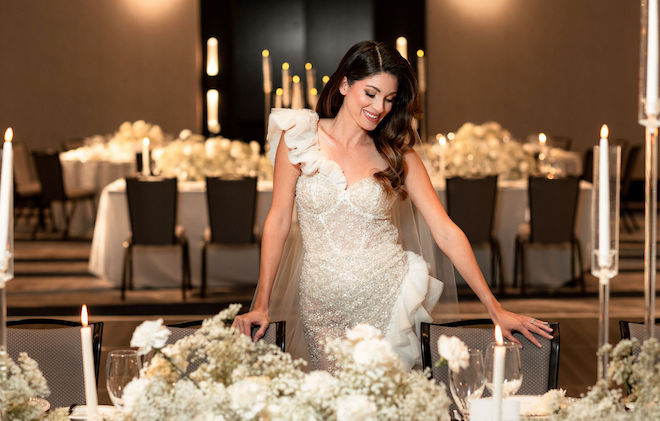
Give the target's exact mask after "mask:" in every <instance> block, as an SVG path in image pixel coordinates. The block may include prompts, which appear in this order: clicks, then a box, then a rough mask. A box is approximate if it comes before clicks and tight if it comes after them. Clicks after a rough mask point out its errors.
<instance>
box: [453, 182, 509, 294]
mask: <svg viewBox="0 0 660 421" xmlns="http://www.w3.org/2000/svg"><path fill="white" fill-rule="evenodd" d="M496 203H497V176H494V175H493V176H488V177H483V178H462V177H451V178H448V179H447V213H448V214H449V217H450V218H451V219H452V221H454V223H455V224H456V225H458V226H459V227H460V228H461V230H463V232H464V233H465V235H466V236H467V238H468V240H469V241H470V244H471V245H472V247H474V248H478V247H483V246H488V247H490V275H491V277H490V282H491V285H492V286H493V287H496V286H497V285H498V284H499V286H500V292H502V293H503V292H504V275H503V270H502V253H501V249H500V241H499V240H498V238H497V237H496V236H495V234H494V229H493V226H494V223H495V204H496Z"/></svg>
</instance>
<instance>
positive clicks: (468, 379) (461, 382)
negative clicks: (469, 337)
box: [449, 349, 486, 420]
mask: <svg viewBox="0 0 660 421" xmlns="http://www.w3.org/2000/svg"><path fill="white" fill-rule="evenodd" d="M469 354H470V360H469V361H470V365H468V367H467V368H462V369H460V370H459V371H458V372H455V371H452V370H451V369H449V389H450V390H451V395H452V397H453V398H454V402H456V406H457V407H458V410H459V411H460V412H461V415H462V416H463V419H464V420H467V419H468V418H469V413H468V409H469V400H470V399H478V398H480V397H481V394H482V393H483V392H484V386H485V382H486V378H485V377H484V360H483V356H482V354H481V351H480V350H478V349H470V350H469Z"/></svg>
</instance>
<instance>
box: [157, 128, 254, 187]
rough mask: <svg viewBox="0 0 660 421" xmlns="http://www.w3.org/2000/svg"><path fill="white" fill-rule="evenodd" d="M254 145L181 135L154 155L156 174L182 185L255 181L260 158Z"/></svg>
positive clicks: (188, 134)
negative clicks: (205, 181)
mask: <svg viewBox="0 0 660 421" xmlns="http://www.w3.org/2000/svg"><path fill="white" fill-rule="evenodd" d="M259 150H260V146H259V143H258V142H256V141H254V140H253V141H251V142H249V143H245V142H241V141H239V140H229V139H226V138H224V137H212V138H209V139H207V140H206V141H204V138H203V137H202V136H200V135H195V134H192V133H190V131H185V130H184V131H182V132H181V134H180V135H179V138H178V139H176V140H174V141H172V142H171V143H169V144H168V145H167V146H165V147H163V148H158V149H156V150H154V152H153V159H154V163H155V168H154V169H155V172H156V173H158V174H160V175H162V176H165V177H177V178H178V179H179V180H182V181H193V180H203V179H204V177H206V176H217V177H227V176H229V177H245V176H250V177H256V176H258V175H259V173H260V171H259V169H260V166H261V160H262V156H261V155H260V154H259Z"/></svg>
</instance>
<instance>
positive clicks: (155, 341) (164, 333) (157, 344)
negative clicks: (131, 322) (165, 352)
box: [131, 319, 172, 355]
mask: <svg viewBox="0 0 660 421" xmlns="http://www.w3.org/2000/svg"><path fill="white" fill-rule="evenodd" d="M171 334H172V332H170V330H169V329H168V328H167V327H165V326H163V319H158V320H147V321H144V322H142V324H141V325H140V326H138V327H137V328H136V329H135V332H133V337H132V338H131V346H132V347H137V348H138V355H145V354H147V353H148V352H149V351H151V350H152V349H161V348H162V347H164V346H165V344H166V343H167V338H169V337H170V335H171Z"/></svg>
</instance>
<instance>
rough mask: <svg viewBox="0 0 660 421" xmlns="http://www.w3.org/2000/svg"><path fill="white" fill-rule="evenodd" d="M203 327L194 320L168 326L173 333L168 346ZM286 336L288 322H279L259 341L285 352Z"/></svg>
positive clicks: (267, 330) (270, 324) (271, 325)
mask: <svg viewBox="0 0 660 421" xmlns="http://www.w3.org/2000/svg"><path fill="white" fill-rule="evenodd" d="M200 326H202V320H193V321H190V322H183V323H175V324H171V325H167V328H168V329H169V330H170V332H172V334H171V335H170V337H169V338H168V339H167V343H168V344H173V343H175V342H176V341H178V340H179V339H182V338H185V337H186V336H189V335H192V334H193V333H195V332H196V331H197V329H199V328H200ZM258 329H259V327H253V328H252V338H254V335H255V334H256V333H257V330H258ZM285 336H286V322H285V321H279V322H270V323H269V324H268V329H266V333H265V334H264V336H262V337H261V339H259V340H260V341H264V342H265V343H267V344H270V345H275V346H277V347H278V348H279V349H281V350H282V352H284V346H285V343H284V338H285Z"/></svg>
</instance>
